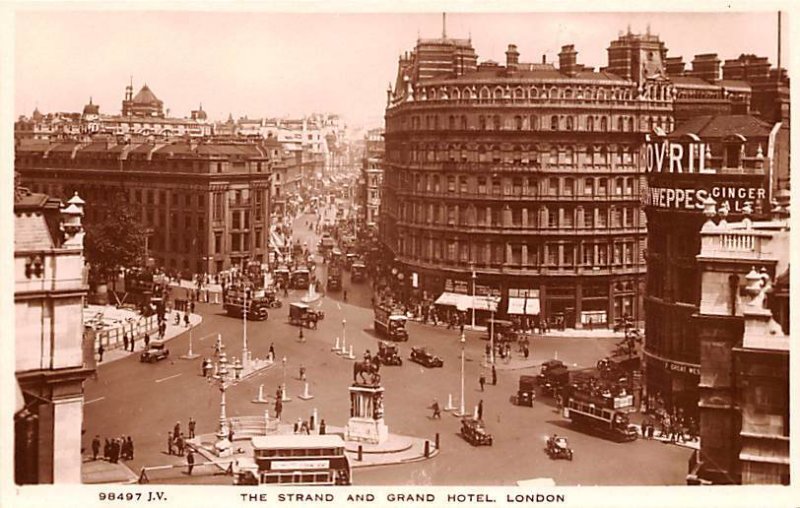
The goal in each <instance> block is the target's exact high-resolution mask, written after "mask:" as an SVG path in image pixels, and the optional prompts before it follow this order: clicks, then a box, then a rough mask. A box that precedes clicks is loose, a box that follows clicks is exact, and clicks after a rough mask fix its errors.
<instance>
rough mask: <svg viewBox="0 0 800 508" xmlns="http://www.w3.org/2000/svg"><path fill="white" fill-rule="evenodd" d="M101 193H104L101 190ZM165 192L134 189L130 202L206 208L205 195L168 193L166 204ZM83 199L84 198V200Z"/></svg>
mask: <svg viewBox="0 0 800 508" xmlns="http://www.w3.org/2000/svg"><path fill="white" fill-rule="evenodd" d="M103 192H106V190H105V189H103ZM167 195H168V193H167V191H163V190H162V191H156V190H151V189H148V190H142V189H135V190H133V192H132V193H131V200H132V201H133V203H135V204H147V205H153V206H171V207H173V208H174V207H180V206H183V207H184V208H193V207H197V208H199V209H201V210H202V209H203V208H205V206H206V196H205V194H184V193H178V192H171V193H169V196H170V200H169V203H167ZM84 199H85V198H84Z"/></svg>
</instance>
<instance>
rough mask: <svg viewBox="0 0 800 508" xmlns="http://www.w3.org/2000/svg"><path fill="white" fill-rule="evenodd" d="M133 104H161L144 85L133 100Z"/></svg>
mask: <svg viewBox="0 0 800 508" xmlns="http://www.w3.org/2000/svg"><path fill="white" fill-rule="evenodd" d="M133 102H134V103H135V104H150V103H152V102H161V101H159V100H158V97H156V95H155V94H154V93H153V91H152V90H150V87H148V86H147V84H145V85H144V86H143V87H142V89H141V90H139V93H137V94H136V96H135V97H134V98H133Z"/></svg>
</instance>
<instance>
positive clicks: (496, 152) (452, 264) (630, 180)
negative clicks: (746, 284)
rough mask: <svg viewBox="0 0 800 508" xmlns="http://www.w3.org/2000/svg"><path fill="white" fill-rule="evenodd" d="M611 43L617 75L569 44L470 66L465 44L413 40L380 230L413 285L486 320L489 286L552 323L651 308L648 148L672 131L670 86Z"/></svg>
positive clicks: (393, 103)
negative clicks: (550, 57) (584, 60)
mask: <svg viewBox="0 0 800 508" xmlns="http://www.w3.org/2000/svg"><path fill="white" fill-rule="evenodd" d="M434 48H435V49H436V51H434ZM609 55H610V58H612V59H613V60H614V64H615V67H614V69H615V70H617V71H619V73H615V72H611V71H610V70H604V71H599V72H598V71H595V70H593V69H586V68H584V67H583V66H582V65H580V64H579V63H578V59H577V52H576V50H575V48H574V47H573V46H564V47H563V48H562V50H561V53H560V54H559V62H557V63H550V62H546V61H543V62H542V63H527V62H522V61H520V54H519V51H518V49H517V47H516V46H515V45H513V44H512V45H509V46H508V51H507V52H506V62H505V65H500V64H498V63H496V62H491V61H487V62H482V63H480V64H477V63H476V61H477V57H476V56H475V52H474V49H472V46H471V43H470V41H469V40H460V39H447V38H443V39H438V40H428V39H420V40H419V41H418V42H417V46H416V48H415V49H414V50H413V51H412V52H411V53H407V54H405V55H403V56H402V57H401V58H400V61H399V65H398V72H397V79H396V81H395V83H394V85H393V87H390V89H389V90H388V91H387V107H386V136H385V139H386V155H385V158H384V184H383V195H382V202H381V224H380V229H381V236H382V240H383V242H384V243H385V245H386V246H387V247H388V249H389V251H390V255H391V256H392V257H394V258H395V260H396V267H397V268H398V269H399V270H400V271H401V272H402V273H404V274H405V277H404V280H406V281H418V287H416V288H414V287H408V288H406V289H407V290H408V291H409V292H410V293H412V294H414V295H416V296H418V297H419V298H421V299H424V300H425V299H426V300H432V301H434V302H436V303H437V304H439V305H441V306H444V307H449V308H451V309H452V308H455V309H459V310H462V311H463V310H470V309H475V314H476V315H477V317H476V319H477V321H478V324H480V323H481V322H483V319H484V318H486V317H488V316H489V315H490V311H491V310H492V309H491V307H490V302H491V300H490V299H489V298H486V296H488V295H494V296H501V297H502V302H501V304H500V307H499V308H498V309H497V311H498V313H499V314H501V315H513V316H517V317H520V318H527V319H529V320H530V321H535V320H536V319H546V320H547V321H549V322H550V323H551V326H564V327H570V328H572V327H577V328H581V327H584V326H597V327H606V326H608V325H610V324H613V323H614V321H615V320H616V319H617V318H620V317H622V316H632V317H633V318H634V319H643V312H642V310H643V307H642V298H643V296H644V282H645V276H644V269H645V266H644V258H643V251H644V248H645V236H646V229H645V221H644V215H643V213H642V209H641V205H640V195H641V193H640V191H641V188H642V185H643V183H644V181H643V179H644V173H643V153H642V151H641V148H642V142H643V140H644V134H645V133H646V132H650V131H651V130H653V129H654V128H659V129H662V130H663V131H665V132H669V131H671V130H672V128H673V118H672V96H673V85H672V84H671V83H670V82H669V81H668V80H666V79H665V78H663V77H662V76H661V74H660V73H654V72H650V70H649V69H650V67H647V69H646V71H647V72H644V73H643V72H641V68H640V64H639V62H640V59H638V57H637V59H634V58H631V59H629V60H626V63H624V64H623V63H622V62H621V61H619V62H618V61H617V54H616V53H615V52H614V51H611V50H609ZM644 55H645V56H644V58H645V60H646V59H647V53H644ZM626 66H627V67H626ZM623 67H624V69H623ZM623 70H624V72H622V71H623ZM620 74H622V75H620ZM631 76H635V79H634V78H632V77H631ZM473 288H474V293H475V294H476V295H477V296H476V297H475V298H473V297H472V294H473Z"/></svg>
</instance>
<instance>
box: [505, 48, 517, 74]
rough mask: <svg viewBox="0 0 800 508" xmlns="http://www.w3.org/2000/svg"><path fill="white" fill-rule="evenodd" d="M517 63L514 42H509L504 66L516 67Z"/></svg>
mask: <svg viewBox="0 0 800 508" xmlns="http://www.w3.org/2000/svg"><path fill="white" fill-rule="evenodd" d="M517 65H519V51H517V46H516V44H509V45H508V51H506V67H508V69H509V70H511V69H516V68H517Z"/></svg>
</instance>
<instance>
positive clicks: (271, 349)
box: [269, 342, 275, 361]
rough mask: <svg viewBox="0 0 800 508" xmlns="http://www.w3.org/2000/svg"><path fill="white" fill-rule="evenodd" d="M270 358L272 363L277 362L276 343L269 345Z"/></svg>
mask: <svg viewBox="0 0 800 508" xmlns="http://www.w3.org/2000/svg"><path fill="white" fill-rule="evenodd" d="M269 357H270V359H271V360H272V361H275V343H274V342H270V344H269Z"/></svg>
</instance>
